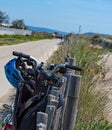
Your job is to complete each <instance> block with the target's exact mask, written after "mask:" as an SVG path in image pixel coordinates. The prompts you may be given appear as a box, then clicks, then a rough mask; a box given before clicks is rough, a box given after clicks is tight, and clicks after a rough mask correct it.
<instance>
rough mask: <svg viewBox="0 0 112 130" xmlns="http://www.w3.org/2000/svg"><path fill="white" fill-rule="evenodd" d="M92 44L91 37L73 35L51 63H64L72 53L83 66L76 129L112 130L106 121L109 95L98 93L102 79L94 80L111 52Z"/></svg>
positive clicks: (77, 63)
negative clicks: (99, 63) (101, 62)
mask: <svg viewBox="0 0 112 130" xmlns="http://www.w3.org/2000/svg"><path fill="white" fill-rule="evenodd" d="M90 45H91V37H88V36H78V35H77V36H76V35H75V36H74V35H71V36H70V37H69V38H68V40H67V41H66V42H65V43H64V44H63V46H62V47H60V48H59V50H58V51H56V52H55V53H54V55H53V56H52V57H51V59H50V60H49V61H48V62H50V63H51V62H53V63H61V62H63V59H64V57H65V55H66V54H67V53H68V54H69V55H70V56H71V57H72V58H75V59H76V65H79V66H82V67H83V71H82V72H81V73H80V74H81V76H82V81H81V89H80V96H79V97H80V98H79V104H78V114H77V121H76V124H75V128H74V130H112V126H111V125H109V123H108V122H107V121H106V120H105V105H106V104H107V102H108V99H107V97H106V93H103V92H100V91H98V90H97V88H96V84H97V80H98V78H97V79H96V80H94V81H93V78H94V77H95V76H96V75H97V74H99V72H100V71H101V70H102V66H99V65H98V64H97V62H98V61H99V60H100V59H101V58H102V57H101V55H102V54H104V53H106V52H107V51H108V50H107V49H101V48H100V49H99V48H94V47H91V46H90Z"/></svg>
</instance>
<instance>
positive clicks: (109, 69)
mask: <svg viewBox="0 0 112 130" xmlns="http://www.w3.org/2000/svg"><path fill="white" fill-rule="evenodd" d="M101 63H102V64H103V65H104V67H103V69H102V71H101V73H100V75H99V77H100V80H99V81H98V84H97V85H98V88H100V91H104V92H105V93H106V94H107V97H108V103H107V105H106V109H105V110H106V115H105V116H106V119H107V120H108V121H109V122H110V123H111V124H112V52H109V53H107V54H106V55H104V57H103V59H102V60H101V61H100V64H101Z"/></svg>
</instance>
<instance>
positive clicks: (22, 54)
mask: <svg viewBox="0 0 112 130" xmlns="http://www.w3.org/2000/svg"><path fill="white" fill-rule="evenodd" d="M12 54H13V55H14V56H18V57H23V58H26V59H29V58H30V55H27V54H24V53H21V52H16V51H13V53H12Z"/></svg>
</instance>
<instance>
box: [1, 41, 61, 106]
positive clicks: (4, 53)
mask: <svg viewBox="0 0 112 130" xmlns="http://www.w3.org/2000/svg"><path fill="white" fill-rule="evenodd" d="M58 43H60V40H59V39H53V40H40V41H35V42H27V43H22V44H18V45H11V46H0V107H1V106H2V104H3V103H4V102H6V101H7V98H8V97H9V96H10V95H11V94H12V92H13V91H15V90H14V89H13V88H12V86H11V85H10V84H9V83H8V81H7V79H6V77H5V75H4V65H5V64H6V63H7V62H8V61H9V60H10V59H11V58H13V56H12V51H19V52H23V53H26V54H29V55H32V56H33V57H35V58H36V59H37V61H38V62H41V61H43V62H45V61H46V60H47V59H48V58H49V57H50V56H51V55H52V53H53V52H54V51H55V50H56V49H57V48H58Z"/></svg>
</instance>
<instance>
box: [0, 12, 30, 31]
mask: <svg viewBox="0 0 112 130" xmlns="http://www.w3.org/2000/svg"><path fill="white" fill-rule="evenodd" d="M2 24H9V16H8V14H7V13H6V12H3V11H1V10H0V26H2ZM10 27H12V28H17V29H27V27H26V25H25V23H24V20H23V19H16V20H13V21H12V22H11V24H10Z"/></svg>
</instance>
